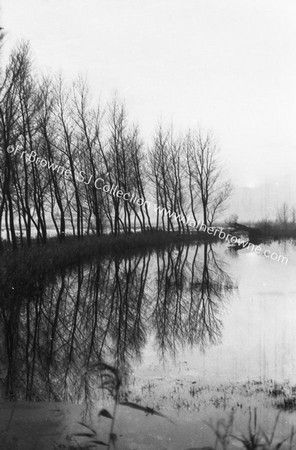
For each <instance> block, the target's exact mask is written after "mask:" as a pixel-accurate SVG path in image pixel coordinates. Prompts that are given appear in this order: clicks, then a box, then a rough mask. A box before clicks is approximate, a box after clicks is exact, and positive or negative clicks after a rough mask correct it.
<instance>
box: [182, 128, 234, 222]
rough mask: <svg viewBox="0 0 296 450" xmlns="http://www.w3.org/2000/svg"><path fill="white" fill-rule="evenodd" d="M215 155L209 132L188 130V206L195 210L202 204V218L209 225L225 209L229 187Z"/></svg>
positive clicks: (215, 148) (215, 149)
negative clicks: (189, 202) (189, 201)
mask: <svg viewBox="0 0 296 450" xmlns="http://www.w3.org/2000/svg"><path fill="white" fill-rule="evenodd" d="M218 155H219V151H218V148H217V146H216V144H215V141H214V139H213V136H212V135H211V134H210V133H207V134H203V133H202V132H201V131H200V130H198V131H197V132H194V133H192V132H189V133H188V134H187V137H186V157H187V176H188V180H189V190H190V196H191V208H192V210H194V209H195V208H198V207H199V205H200V206H201V209H202V214H203V222H204V224H205V225H207V226H210V225H212V224H213V222H214V220H215V218H216V217H217V216H218V214H219V213H221V212H222V211H223V210H224V209H225V203H226V200H227V199H228V198H229V196H230V193H231V190H232V187H231V183H230V181H228V180H227V181H224V180H223V174H222V168H221V164H220V163H219V160H218ZM194 199H197V200H198V202H196V201H195V200H194Z"/></svg>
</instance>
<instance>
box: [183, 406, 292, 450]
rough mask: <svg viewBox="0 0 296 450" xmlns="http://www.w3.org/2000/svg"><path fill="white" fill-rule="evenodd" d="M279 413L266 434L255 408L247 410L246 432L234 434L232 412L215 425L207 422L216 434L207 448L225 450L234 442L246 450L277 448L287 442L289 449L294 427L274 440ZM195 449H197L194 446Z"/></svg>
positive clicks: (272, 449)
mask: <svg viewBox="0 0 296 450" xmlns="http://www.w3.org/2000/svg"><path fill="white" fill-rule="evenodd" d="M280 414H281V412H280V411H279V412H278V414H277V416H276V419H275V422H274V424H273V427H272V431H271V432H270V433H269V434H267V433H266V432H265V431H264V430H263V429H262V427H261V426H260V425H259V424H258V420H257V410H256V408H255V409H254V411H253V412H252V411H251V410H250V411H249V421H248V429H247V433H239V434H234V431H233V429H234V412H232V413H231V414H230V416H229V418H228V420H227V421H225V420H224V419H221V420H219V421H218V422H217V423H216V425H213V424H212V423H208V425H209V426H210V428H211V429H212V430H213V432H214V434H215V436H216V442H215V446H214V447H209V449H212V450H220V449H222V450H227V449H229V448H231V445H232V444H234V445H235V442H237V443H238V444H239V446H240V447H241V448H244V449H246V450H259V449H261V450H279V449H281V448H283V445H284V444H287V447H286V448H287V449H289V450H291V449H292V448H293V440H294V427H292V428H291V432H290V434H289V436H287V437H286V438H284V439H282V440H280V441H277V442H276V440H275V434H276V429H277V426H278V421H279V417H280ZM188 450H189V449H188ZM192 450H194V449H192ZM195 450H198V449H197V448H196V449H195Z"/></svg>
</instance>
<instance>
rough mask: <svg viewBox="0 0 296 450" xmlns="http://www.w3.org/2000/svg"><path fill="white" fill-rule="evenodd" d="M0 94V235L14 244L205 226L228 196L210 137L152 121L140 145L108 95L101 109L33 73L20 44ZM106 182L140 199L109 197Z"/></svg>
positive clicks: (77, 89)
mask: <svg viewBox="0 0 296 450" xmlns="http://www.w3.org/2000/svg"><path fill="white" fill-rule="evenodd" d="M0 101H1V104H0V146H1V154H0V164H1V166H0V230H1V235H0V242H2V240H3V238H6V239H7V240H8V241H9V242H11V243H12V245H13V247H14V248H17V246H18V243H20V245H24V244H27V245H31V242H32V239H33V237H36V238H37V241H38V243H45V242H46V240H47V238H48V235H49V234H50V233H51V234H52V230H53V231H54V233H55V234H56V235H57V236H58V238H59V239H61V240H63V239H64V238H65V234H66V233H69V234H74V235H76V236H77V237H79V238H80V237H82V236H84V235H86V234H91V233H94V234H96V235H98V236H99V235H101V234H102V233H103V232H106V231H108V232H111V233H113V234H118V233H120V232H132V231H135V230H138V229H140V230H142V231H143V230H146V229H153V228H156V229H164V230H168V231H169V230H176V229H178V230H179V231H183V232H184V231H189V229H190V227H189V225H188V223H187V222H188V221H189V219H190V220H195V221H196V222H197V219H198V217H199V218H201V217H202V219H203V222H204V223H205V224H207V225H210V224H212V223H213V220H214V219H215V217H216V215H217V214H218V213H219V212H220V211H221V209H222V208H223V206H224V204H225V200H226V199H227V197H228V195H229V193H230V184H229V183H224V184H223V183H221V180H222V177H221V171H220V167H219V162H218V153H217V149H216V146H215V144H214V140H213V138H212V136H211V135H210V134H206V135H203V134H202V133H201V132H196V133H193V132H188V133H187V134H186V135H184V136H182V137H175V135H174V133H173V131H172V130H163V128H161V127H159V128H158V130H157V132H156V134H155V137H154V141H153V144H152V145H151V146H150V147H149V148H147V147H146V146H144V143H143V141H142V140H141V138H140V134H139V130H138V128H137V127H136V126H133V125H130V124H129V122H128V118H127V114H126V111H125V107H124V106H123V105H122V104H121V103H120V102H118V101H117V100H116V99H115V100H113V101H112V102H111V103H110V104H108V105H107V106H106V107H105V108H104V109H103V108H101V107H100V106H97V105H96V104H94V101H93V98H92V96H91V94H90V92H89V90H88V86H87V84H86V82H85V81H84V80H83V79H81V78H80V79H78V80H77V81H76V82H75V83H73V85H72V86H71V87H69V86H68V85H66V84H65V82H64V81H63V79H62V78H61V77H59V78H55V79H50V78H47V77H42V78H40V76H37V75H36V73H35V69H34V68H33V67H32V64H31V59H30V49H29V45H28V44H21V45H20V46H19V47H18V48H17V49H15V50H14V51H13V52H12V53H11V55H10V58H9V61H8V63H7V66H6V68H5V69H4V70H2V72H1V80H0ZM15 149H17V150H16V151H14V150H15ZM30 155H31V158H30ZM32 155H35V157H33V156H32ZM36 158H38V159H39V163H37V162H38V161H37V160H36ZM66 175H67V176H66ZM96 180H100V183H99V182H96ZM104 184H108V185H109V186H112V185H114V186H118V188H119V189H120V190H121V191H122V192H124V193H130V194H133V195H134V198H140V199H142V200H141V202H138V203H137V202H134V201H132V200H131V199H129V200H124V199H123V198H120V197H118V196H117V195H111V194H110V193H108V192H104V191H103V190H102V186H103V185H104ZM98 187H99V188H98ZM140 203H142V204H140ZM151 204H153V205H159V206H161V207H163V208H166V210H170V211H174V212H176V214H178V215H179V216H180V217H181V216H182V220H179V221H178V220H176V219H175V218H174V217H170V215H168V214H165V212H164V211H162V212H160V211H159V209H157V211H156V210H155V211H154V210H153V208H152V210H151V208H149V206H151ZM3 231H4V233H3Z"/></svg>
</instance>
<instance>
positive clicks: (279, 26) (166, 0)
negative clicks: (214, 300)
mask: <svg viewBox="0 0 296 450" xmlns="http://www.w3.org/2000/svg"><path fill="white" fill-rule="evenodd" d="M1 5H2V11H1V12H2V18H1V22H0V24H1V26H4V27H5V30H6V32H7V35H6V48H7V49H8V48H10V47H11V46H12V45H13V43H15V42H16V41H17V40H19V39H22V38H24V39H28V40H29V41H30V42H31V46H32V52H33V56H34V60H35V63H36V65H37V66H38V67H41V68H42V69H43V70H44V71H48V70H49V71H51V72H53V73H54V72H56V71H58V70H61V71H62V72H63V73H64V74H65V76H66V78H68V77H72V78H75V77H76V75H78V74H79V73H80V74H87V77H88V80H89V82H90V84H91V86H92V90H93V92H94V93H95V94H97V95H98V96H100V97H101V98H102V99H104V100H107V99H110V98H111V97H112V95H113V94H114V93H115V92H116V91H117V92H118V95H119V97H121V98H123V99H125V101H126V105H127V109H128V111H129V113H130V117H131V118H132V119H133V120H135V121H136V122H138V123H139V124H140V128H141V130H142V133H143V135H144V136H145V137H149V136H151V134H152V132H153V130H154V128H155V125H156V124H157V123H158V122H159V121H163V122H164V123H167V124H169V123H170V122H171V121H173V123H174V125H175V127H176V128H181V129H182V128H183V129H184V128H187V127H188V126H196V125H198V124H199V125H202V126H203V127H205V128H209V129H211V130H213V131H214V133H215V135H216V137H217V139H218V141H219V144H220V147H221V148H222V151H223V156H224V158H225V166H226V167H227V168H228V173H229V175H230V177H231V178H232V180H233V181H234V182H235V183H237V184H241V185H248V186H252V185H254V184H255V185H258V184H260V183H264V182H268V181H271V182H272V183H273V182H274V183H276V182H279V180H281V178H282V177H283V176H284V177H285V180H286V182H287V183H293V182H294V178H295V177H294V176H293V172H294V171H295V163H296V134H295V131H296V2H295V0H291V1H290V0H281V1H275V0H248V1H247V0H157V1H153V0H150V1H149V0H145V1H144V0H84V1H82V0H2V4H1Z"/></svg>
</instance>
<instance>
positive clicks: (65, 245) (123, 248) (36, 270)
mask: <svg viewBox="0 0 296 450" xmlns="http://www.w3.org/2000/svg"><path fill="white" fill-rule="evenodd" d="M217 239H218V238H217V237H216V238H215V237H213V236H210V235H209V234H207V233H204V232H196V233H192V234H180V233H177V232H165V231H153V232H148V231H147V232H141V233H140V232H139V233H131V234H120V235H118V236H114V235H102V236H100V237H97V236H85V237H83V238H82V239H77V238H76V237H75V236H67V237H66V239H65V240H64V241H63V242H60V241H58V240H57V239H56V238H50V239H48V242H47V243H46V244H45V245H39V246H38V245H37V242H36V241H34V242H33V244H32V246H31V247H30V248H27V247H26V248H20V249H18V250H17V251H13V250H12V247H11V246H10V245H6V246H5V248H4V250H3V251H2V252H1V262H0V292H2V295H3V293H4V292H6V294H7V289H8V288H9V289H10V286H11V287H13V289H14V291H15V290H16V289H17V290H19V291H20V294H21V293H23V290H24V289H25V290H28V289H30V288H32V287H33V286H32V284H34V283H35V281H36V280H38V279H42V278H43V277H45V276H50V275H54V274H55V273H57V272H59V271H60V270H63V269H64V270H65V269H68V268H71V267H72V266H75V265H77V264H80V263H84V262H88V261H93V260H98V259H101V258H105V257H118V256H126V255H129V254H137V253H142V254H143V253H145V252H148V251H153V250H162V249H167V248H169V247H170V246H179V245H183V244H184V245H185V244H197V243H202V242H205V241H207V242H211V241H217ZM14 294H15V292H14ZM0 295H1V294H0Z"/></svg>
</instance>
